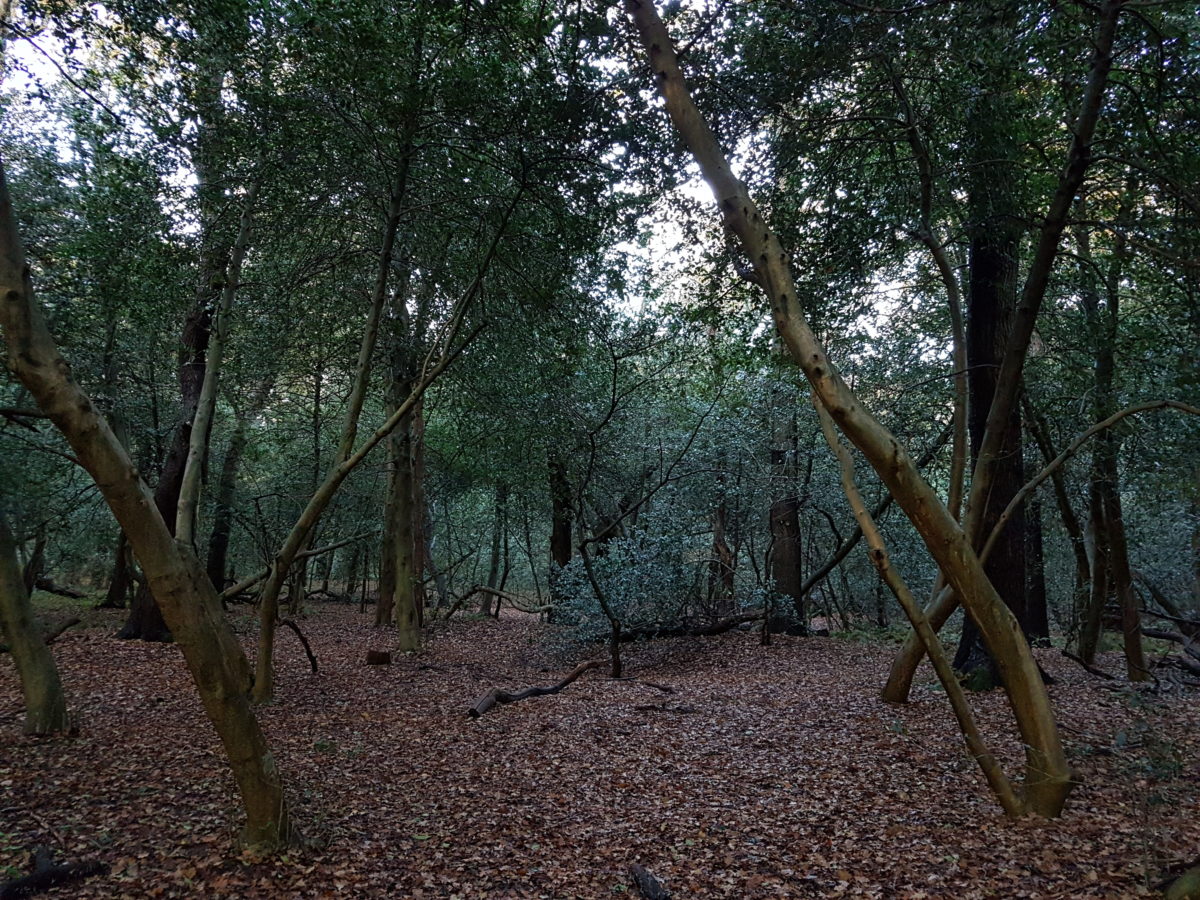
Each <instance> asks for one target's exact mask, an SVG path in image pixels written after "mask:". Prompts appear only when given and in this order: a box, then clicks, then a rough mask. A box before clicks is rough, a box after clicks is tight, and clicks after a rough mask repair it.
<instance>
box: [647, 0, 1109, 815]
mask: <svg viewBox="0 0 1200 900" xmlns="http://www.w3.org/2000/svg"><path fill="white" fill-rule="evenodd" d="M626 10H627V12H628V13H629V15H630V18H631V19H632V20H633V23H634V25H635V27H636V28H637V30H638V32H639V33H640V35H641V38H642V42H643V44H644V46H645V49H646V51H647V53H648V55H649V58H650V64H651V67H652V68H653V70H654V72H655V75H656V77H657V81H658V85H659V88H660V90H661V91H662V94H663V96H664V99H665V101H666V108H667V112H668V113H669V114H670V116H671V119H672V121H673V122H674V124H675V127H676V129H677V130H678V131H679V133H680V134H681V136H682V137H683V139H684V141H685V143H686V144H687V145H688V147H689V149H690V150H691V151H692V153H693V155H694V156H695V158H696V161H697V162H698V163H699V165H700V169H701V172H702V173H703V175H704V177H705V179H706V180H707V181H708V183H709V184H710V185H711V187H712V189H713V193H714V194H715V196H716V198H717V201H718V203H719V204H720V207H721V212H722V214H723V216H724V220H725V224H726V225H727V226H728V227H729V228H730V229H731V231H732V232H733V233H734V234H736V235H737V236H738V238H739V239H740V240H741V244H742V248H743V250H744V251H745V253H746V255H747V257H748V258H749V259H750V261H751V262H752V264H753V265H754V267H755V270H756V273H757V274H758V276H759V280H760V283H761V284H762V285H763V286H764V290H765V291H766V293H767V295H768V297H769V299H770V303H771V308H772V312H773V314H774V318H775V324H776V327H777V328H778V330H779V332H780V334H781V335H782V336H783V338H784V341H785V343H786V345H787V347H788V350H789V351H790V352H791V354H792V357H793V358H794V359H795V360H796V362H797V363H798V364H799V365H800V367H801V368H802V369H803V370H804V373H805V375H806V376H807V377H808V379H809V382H810V383H811V385H812V387H813V389H814V391H815V392H816V394H817V396H818V397H819V398H820V399H821V402H822V403H823V404H825V406H826V408H827V409H828V410H829V411H830V414H831V415H832V416H833V418H834V419H835V421H837V423H838V425H839V427H840V428H841V429H842V431H843V433H844V434H846V436H847V437H848V438H849V439H850V440H851V441H853V442H854V443H855V444H856V445H857V446H858V448H859V449H860V450H861V451H862V453H863V455H864V456H865V457H866V458H867V460H868V461H869V462H870V463H871V465H872V466H873V467H874V468H875V470H876V471H877V472H878V473H879V475H880V477H881V478H882V479H883V481H884V483H885V485H886V486H887V487H888V489H889V490H891V492H892V494H893V495H894V496H895V497H896V501H897V503H899V504H900V506H901V507H902V508H903V509H904V511H905V513H906V514H907V515H908V517H909V519H910V520H911V521H912V523H913V525H914V526H915V527H916V529H917V531H918V532H919V533H920V535H921V537H922V538H923V540H924V541H925V544H926V546H927V547H928V549H929V551H930V553H931V554H932V556H933V557H934V559H935V561H936V562H937V564H938V566H939V567H940V568H941V570H942V571H943V572H944V573H945V575H946V579H947V581H948V582H949V583H950V585H951V586H952V587H953V589H954V590H955V592H956V593H957V594H958V595H959V597H960V598H962V602H963V604H964V606H965V607H966V608H967V609H968V611H969V612H970V613H971V614H972V616H973V617H974V618H975V620H976V621H977V622H978V623H979V626H980V629H981V630H982V631H983V633H984V636H985V638H986V639H987V641H988V643H989V646H990V647H991V649H992V652H993V654H994V655H995V657H996V659H997V662H998V664H999V666H1000V669H1001V674H1002V676H1003V678H1004V681H1005V684H1006V686H1007V688H1008V692H1009V697H1010V701H1011V703H1012V706H1013V709H1014V712H1015V715H1016V719H1017V725H1018V728H1019V730H1020V732H1021V736H1022V740H1023V743H1024V745H1025V747H1026V778H1025V802H1026V806H1027V808H1028V809H1029V810H1030V811H1031V812H1034V813H1037V814H1041V815H1050V816H1053V815H1058V814H1059V813H1060V812H1061V810H1062V806H1063V803H1064V802H1065V800H1066V796H1067V794H1068V792H1069V791H1070V789H1071V780H1070V770H1069V769H1068V767H1067V763H1066V758H1065V756H1064V755H1063V751H1062V746H1061V743H1060V741H1059V737H1058V732H1057V728H1056V726H1055V723H1054V716H1053V713H1052V711H1051V708H1050V703H1049V698H1048V697H1047V695H1046V691H1045V686H1044V685H1043V684H1042V681H1041V675H1040V673H1039V671H1038V668H1037V665H1036V663H1035V662H1034V660H1033V656H1032V654H1031V653H1030V651H1029V647H1028V644H1026V643H1025V640H1024V637H1023V636H1022V634H1021V629H1020V625H1019V624H1018V623H1017V621H1016V619H1015V618H1014V617H1013V615H1012V613H1011V612H1010V611H1009V610H1008V609H1007V608H1006V607H1005V606H1004V605H1003V602H1002V601H1001V600H1000V598H999V597H998V596H997V595H996V592H995V589H994V588H993V587H992V585H991V583H990V582H989V581H988V580H987V577H986V576H985V574H984V572H983V570H982V567H981V566H980V565H979V560H978V558H977V557H976V556H975V554H974V552H973V551H972V549H971V545H970V543H969V541H968V540H967V537H966V535H965V534H964V533H963V530H962V529H961V528H959V526H958V524H957V523H956V522H955V520H954V518H953V516H951V515H950V513H949V511H948V510H947V509H946V507H945V505H944V504H943V503H942V502H941V501H940V499H939V498H938V496H937V494H936V492H934V491H933V489H932V488H931V487H930V486H929V485H928V484H927V483H925V482H924V480H922V478H921V477H920V474H919V473H918V472H917V470H916V467H915V466H914V464H913V461H912V458H911V457H910V456H909V455H908V454H907V453H906V452H905V451H904V450H903V448H901V447H900V445H899V443H898V442H897V441H896V439H895V438H894V437H893V436H892V435H891V434H890V433H889V432H888V431H887V430H886V429H885V428H884V427H883V426H882V425H881V424H880V423H879V422H878V421H877V420H876V419H875V418H874V417H873V416H871V415H870V414H869V413H868V412H867V411H866V410H865V409H864V408H863V407H862V404H861V402H860V401H859V399H858V398H857V397H856V396H855V395H854V393H853V392H852V391H851V390H850V389H849V387H848V386H847V385H846V383H845V381H843V379H842V378H841V376H840V374H839V373H838V372H837V370H836V369H835V368H834V367H833V365H832V363H831V361H830V360H829V358H828V356H827V354H826V353H825V350H824V348H823V347H822V346H821V344H820V343H819V342H818V341H817V339H816V336H815V335H814V334H813V333H812V331H811V329H810V328H809V325H808V323H807V321H806V320H805V318H804V314H803V311H802V309H801V307H800V303H799V298H798V297H797V294H796V287H795V283H794V281H793V277H792V273H791V270H790V268H789V265H788V257H787V254H786V253H785V252H784V250H783V247H782V246H781V245H780V243H779V240H778V238H777V237H776V236H775V234H774V233H773V232H771V230H770V229H769V227H768V225H767V223H766V222H765V221H764V220H763V218H762V216H761V214H760V213H759V211H758V209H757V208H756V207H755V205H754V202H753V200H752V199H751V198H750V195H749V193H748V192H747V190H746V188H745V186H744V185H743V184H742V183H741V182H740V181H739V180H738V179H737V178H736V177H734V175H733V174H732V172H731V171H730V169H729V164H728V162H727V160H726V159H725V156H724V154H723V152H722V151H721V149H720V145H719V144H718V142H717V139H716V137H715V135H714V134H713V133H712V131H711V129H710V128H709V127H708V124H707V123H706V122H705V121H704V119H703V118H702V117H701V115H700V113H699V111H698V110H697V109H696V107H695V105H694V104H693V103H692V100H691V97H690V95H689V94H688V92H687V88H686V85H685V84H684V81H683V76H682V74H681V73H680V71H679V67H678V63H677V60H676V56H675V51H674V48H673V46H672V43H671V39H670V36H669V35H668V34H667V32H666V29H665V28H664V27H663V24H662V21H661V20H660V19H659V17H658V14H657V12H656V11H655V9H654V7H653V5H652V4H651V3H650V2H649V0H627V2H626ZM1106 46H1111V36H1110V38H1109V41H1108V43H1107V45H1106V43H1105V42H1104V41H1103V40H1102V41H1101V42H1100V47H1101V48H1102V49H1101V51H1100V53H1101V55H1103V56H1104V57H1105V58H1107V49H1106ZM1104 72H1105V74H1106V73H1107V66H1105V67H1104ZM1101 83H1103V82H1101ZM1093 124H1094V123H1093ZM1080 136H1081V137H1082V141H1083V145H1084V146H1086V145H1087V143H1088V141H1090V136H1091V129H1090V128H1086V127H1085V128H1082V129H1081V130H1080ZM1080 175H1082V172H1081V173H1080ZM1070 193H1071V195H1073V194H1074V188H1072V189H1071V191H1070ZM1068 199H1069V198H1068ZM1053 246H1054V247H1056V246H1057V235H1055V240H1054V242H1053ZM1052 258H1053V254H1051V259H1052ZM1047 268H1048V267H1047ZM1043 287H1044V285H1043ZM1030 326H1032V322H1030ZM1024 351H1025V348H1024V347H1022V348H1020V351H1019V353H1018V354H1017V356H1016V361H1017V362H1018V363H1020V362H1023V360H1024ZM1019 373H1020V366H1019V365H1018V366H1017V374H1018V375H1019ZM1002 412H1003V413H1004V415H1003V417H1002V419H1001V421H1006V420H1007V418H1008V410H1007V409H1003V410H1002Z"/></svg>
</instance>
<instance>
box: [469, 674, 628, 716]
mask: <svg viewBox="0 0 1200 900" xmlns="http://www.w3.org/2000/svg"><path fill="white" fill-rule="evenodd" d="M604 665H608V661H607V660H603V659H593V660H590V661H588V662H585V663H580V664H579V665H577V666H576V667H575V668H574V669H572V670H571V672H570V674H569V675H567V677H566V678H564V679H563V680H562V681H560V682H559V683H558V684H555V685H551V686H550V687H527V688H525V689H524V690H521V691H516V692H512V693H510V692H509V691H502V690H500V689H499V688H492V689H491V690H490V691H488V692H487V693H486V694H484V695H483V696H482V697H480V698H479V699H478V700H476V701H475V702H474V703H473V704H471V708H470V709H468V710H467V715H468V716H470V717H471V718H472V719H478V718H479V717H480V716H482V715H483V714H484V713H485V712H487V711H488V710H489V709H491V708H492V707H493V706H496V705H497V704H500V703H516V702H517V701H518V700H525V699H527V698H529V697H545V696H546V695H547V694H557V693H558V692H559V691H561V690H562V689H563V688H565V687H566V686H567V685H569V684H570V683H571V682H572V681H574V680H575V679H576V678H578V677H579V676H580V675H582V674H583V673H584V672H587V671H588V670H589V669H598V668H600V667H601V666H604Z"/></svg>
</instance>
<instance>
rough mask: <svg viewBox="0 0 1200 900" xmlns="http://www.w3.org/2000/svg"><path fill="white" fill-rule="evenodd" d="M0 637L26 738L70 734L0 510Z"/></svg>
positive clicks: (63, 703)
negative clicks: (16, 685) (13, 671)
mask: <svg viewBox="0 0 1200 900" xmlns="http://www.w3.org/2000/svg"><path fill="white" fill-rule="evenodd" d="M0 634H3V636H4V640H5V642H6V643H7V644H8V649H9V653H11V654H12V658H13V662H14V663H15V664H16V667H17V676H18V678H19V679H20V681H21V693H22V694H23V695H24V697H25V726H24V731H25V733H26V734H56V733H59V732H64V731H70V730H71V717H70V715H69V713H68V712H67V698H66V695H65V694H64V693H63V689H62V682H61V681H60V680H59V677H58V667H57V666H55V664H54V657H53V656H52V655H51V653H50V648H49V647H47V646H46V642H45V641H44V640H43V639H42V634H41V630H40V629H39V628H38V626H37V623H36V621H35V620H34V615H33V607H32V605H31V604H30V602H29V591H27V590H26V588H25V579H24V576H23V574H22V572H21V565H20V563H19V562H18V561H17V543H16V539H15V538H14V537H13V533H12V531H10V530H9V527H8V522H7V521H6V519H5V517H4V513H3V511H2V510H0Z"/></svg>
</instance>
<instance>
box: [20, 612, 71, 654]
mask: <svg viewBox="0 0 1200 900" xmlns="http://www.w3.org/2000/svg"><path fill="white" fill-rule="evenodd" d="M78 624H79V619H77V618H74V617H72V618H70V619H64V620H63V621H61V622H59V623H58V624H57V625H54V626H52V627H50V628H47V629H46V631H45V633H43V634H42V642H43V643H44V644H46V645H50V644H53V643H54V642H55V641H57V640H58V639H59V637H61V636H62V633H63V632H64V631H66V630H67V629H68V628H74V627H75V626H76V625H78ZM8 652H9V646H8V644H4V643H0V653H8Z"/></svg>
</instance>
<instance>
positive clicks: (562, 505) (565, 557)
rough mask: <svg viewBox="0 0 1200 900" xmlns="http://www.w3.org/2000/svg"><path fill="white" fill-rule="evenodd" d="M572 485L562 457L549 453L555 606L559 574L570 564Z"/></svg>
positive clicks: (551, 551) (554, 603)
mask: <svg viewBox="0 0 1200 900" xmlns="http://www.w3.org/2000/svg"><path fill="white" fill-rule="evenodd" d="M572 521H573V516H572V512H571V482H570V481H569V480H568V479H567V467H566V465H565V464H564V463H563V461H562V458H561V457H560V456H559V455H558V454H557V453H555V452H554V451H551V452H550V605H551V606H556V605H557V604H558V603H559V602H560V601H561V600H562V595H561V593H560V591H559V587H558V578H559V573H560V572H561V571H562V569H564V568H566V567H567V566H569V565H570V564H571V523H572Z"/></svg>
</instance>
